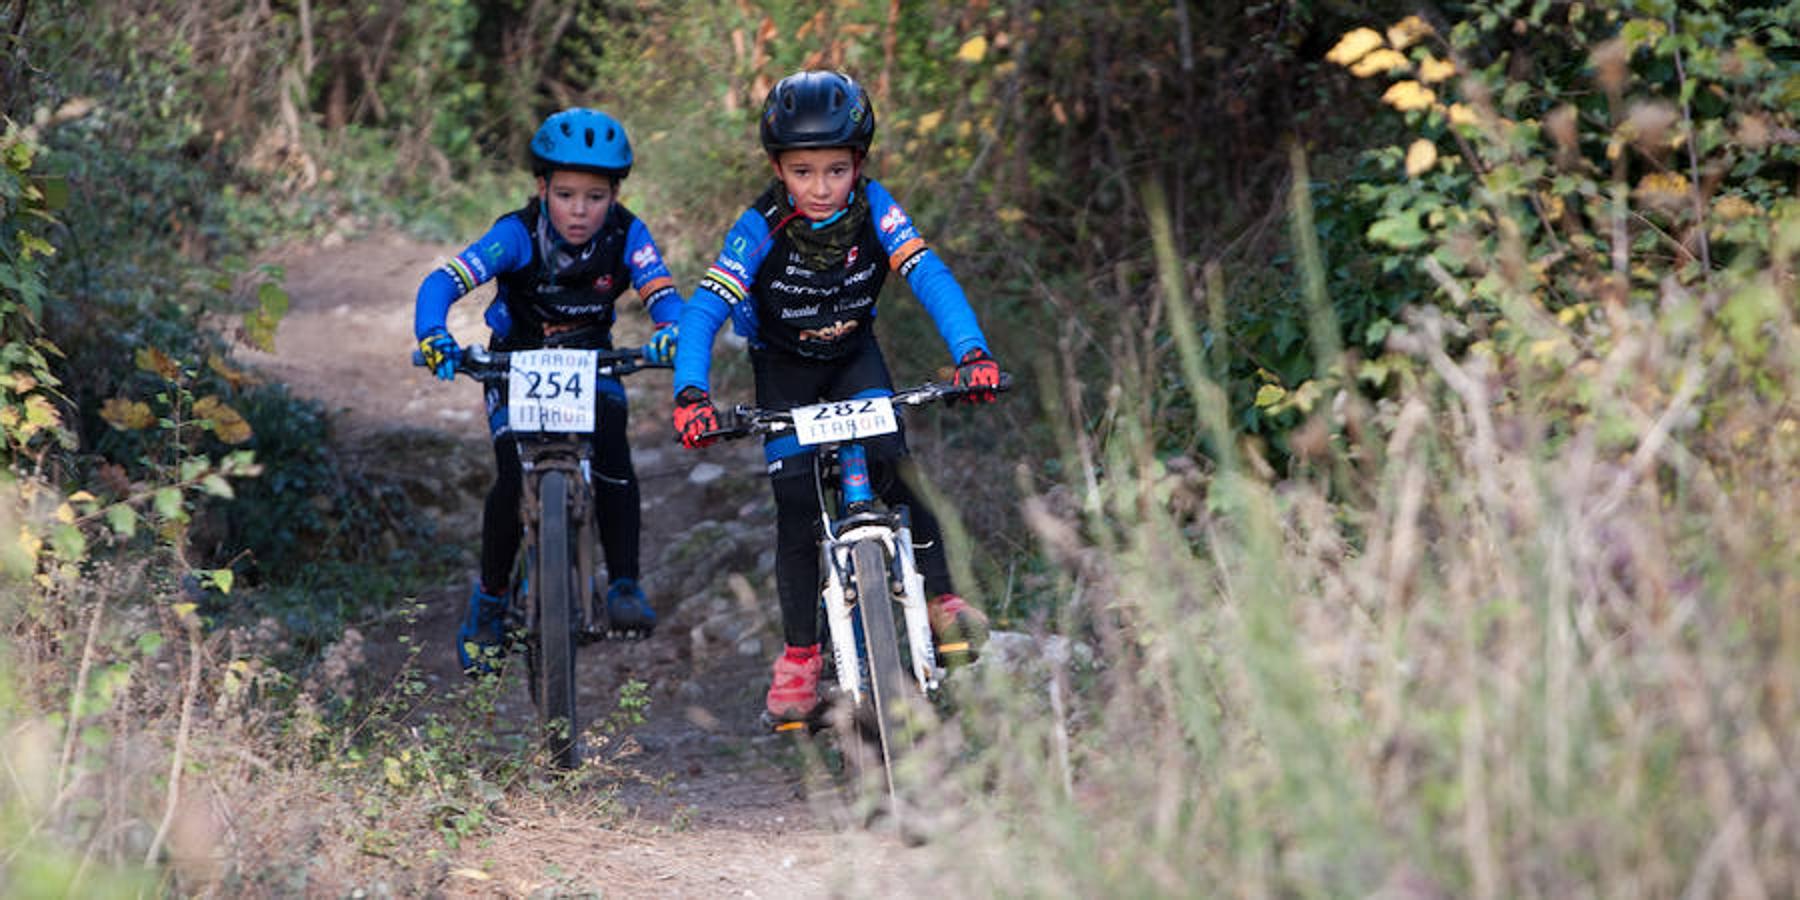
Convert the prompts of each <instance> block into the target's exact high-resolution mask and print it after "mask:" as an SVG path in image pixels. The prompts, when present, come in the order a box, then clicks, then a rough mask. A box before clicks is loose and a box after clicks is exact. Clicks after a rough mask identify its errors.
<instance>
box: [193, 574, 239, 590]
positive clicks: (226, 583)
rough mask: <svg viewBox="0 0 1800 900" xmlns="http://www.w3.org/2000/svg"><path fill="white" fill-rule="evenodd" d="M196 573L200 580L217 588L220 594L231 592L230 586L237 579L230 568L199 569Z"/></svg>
mask: <svg viewBox="0 0 1800 900" xmlns="http://www.w3.org/2000/svg"><path fill="white" fill-rule="evenodd" d="M196 574H198V575H199V576H200V579H201V580H202V581H205V582H206V583H208V584H210V585H212V586H213V587H216V588H218V589H219V593H221V594H229V593H231V586H232V584H233V583H235V582H236V579H237V573H235V572H233V571H231V570H230V569H201V570H199V571H198V572H196Z"/></svg>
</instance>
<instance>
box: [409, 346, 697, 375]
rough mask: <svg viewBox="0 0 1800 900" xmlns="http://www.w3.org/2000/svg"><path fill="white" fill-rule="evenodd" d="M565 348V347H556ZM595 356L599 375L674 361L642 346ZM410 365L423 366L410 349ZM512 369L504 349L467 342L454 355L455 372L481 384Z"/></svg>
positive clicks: (421, 358) (597, 352)
mask: <svg viewBox="0 0 1800 900" xmlns="http://www.w3.org/2000/svg"><path fill="white" fill-rule="evenodd" d="M558 349H569V348H558ZM587 352H591V353H594V354H595V355H596V356H597V357H598V362H599V365H600V371H599V374H600V376H601V377H617V376H620V375H629V374H631V373H632V372H636V371H638V370H639V369H672V368H674V367H675V365H674V363H667V362H651V361H650V360H649V359H648V358H646V357H645V356H644V349H643V348H642V347H628V348H626V349H623V350H591V351H587ZM412 361H413V365H415V366H420V367H423V366H424V365H425V354H424V353H422V352H420V351H418V350H414V351H413V354H412ZM511 369H512V353H511V352H509V351H505V350H489V349H488V348H486V347H483V346H481V345H480V344H470V345H469V346H467V347H464V348H462V351H461V352H460V353H459V354H457V359H456V371H457V372H458V373H460V374H463V375H467V376H469V377H470V378H472V379H474V380H476V381H479V382H481V383H482V384H492V383H499V384H505V383H506V378H507V373H508V372H509V371H511Z"/></svg>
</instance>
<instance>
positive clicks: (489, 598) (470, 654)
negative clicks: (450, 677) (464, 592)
mask: <svg viewBox="0 0 1800 900" xmlns="http://www.w3.org/2000/svg"><path fill="white" fill-rule="evenodd" d="M505 655H506V598H505V597H497V596H494V595H493V594H489V593H487V592H486V591H483V590H482V589H481V582H479V581H477V582H475V584H474V586H473V587H472V588H470V590H469V611H468V614H467V615H465V616H463V621H462V626H461V627H460V628H457V629H456V660H457V662H459V663H461V664H462V670H463V674H464V675H468V676H470V677H478V676H481V675H492V674H494V673H495V672H497V671H499V668H500V658H501V657H503V656H505Z"/></svg>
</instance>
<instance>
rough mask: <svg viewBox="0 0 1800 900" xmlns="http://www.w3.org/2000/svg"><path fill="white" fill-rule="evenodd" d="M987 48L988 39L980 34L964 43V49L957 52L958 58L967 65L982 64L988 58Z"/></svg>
mask: <svg viewBox="0 0 1800 900" xmlns="http://www.w3.org/2000/svg"><path fill="white" fill-rule="evenodd" d="M987 46H988V45H987V38H986V37H985V36H983V35H979V34H978V35H976V36H974V37H972V38H969V39H968V40H966V41H963V45H962V47H961V48H959V49H958V50H957V51H956V58H957V59H960V60H962V61H963V62H966V63H978V62H981V60H982V59H983V58H984V57H986V56H987Z"/></svg>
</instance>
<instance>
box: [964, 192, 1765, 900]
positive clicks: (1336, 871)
mask: <svg viewBox="0 0 1800 900" xmlns="http://www.w3.org/2000/svg"><path fill="white" fill-rule="evenodd" d="M1297 181H1298V183H1300V184H1302V185H1303V184H1304V183H1305V179H1304V178H1300V179H1297ZM1152 199H1153V198H1152ZM1304 202H1305V201H1304V197H1301V198H1300V200H1298V201H1297V205H1298V206H1300V207H1302V208H1303V207H1304ZM1150 208H1151V210H1152V213H1153V217H1154V221H1153V223H1152V224H1153V234H1155V235H1156V237H1157V241H1156V246H1157V251H1158V257H1159V261H1160V265H1161V283H1162V288H1163V291H1164V298H1163V299H1164V303H1165V304H1166V311H1167V313H1168V315H1169V321H1170V322H1171V323H1172V330H1174V331H1175V333H1176V337H1177V338H1178V341H1177V345H1176V352H1177V353H1178V354H1179V360H1178V363H1179V368H1180V370H1181V371H1182V372H1183V374H1184V376H1185V381H1186V383H1187V384H1189V385H1192V386H1193V388H1192V393H1193V403H1192V404H1191V406H1190V407H1188V408H1197V409H1198V415H1199V417H1200V419H1201V420H1202V421H1201V424H1202V425H1204V426H1205V427H1206V428H1207V429H1208V430H1209V431H1210V432H1211V434H1212V436H1213V440H1214V443H1215V446H1218V447H1222V448H1227V452H1221V453H1216V454H1214V456H1215V457H1217V458H1216V459H1214V460H1212V461H1211V463H1210V464H1205V465H1203V464H1200V463H1196V462H1195V461H1192V460H1190V459H1187V458H1185V457H1179V456H1176V457H1170V455H1169V454H1168V453H1167V452H1166V448H1165V449H1164V450H1163V451H1161V452H1159V450H1158V448H1157V447H1156V446H1155V442H1154V437H1153V435H1154V433H1155V430H1156V428H1157V425H1158V423H1159V417H1160V416H1163V415H1165V414H1166V413H1165V412H1164V410H1165V409H1166V408H1169V407H1171V406H1175V405H1174V404H1170V403H1169V402H1168V399H1169V398H1167V397H1159V396H1158V392H1157V391H1156V390H1154V389H1153V388H1152V385H1154V384H1155V382H1154V381H1153V380H1152V379H1151V377H1150V376H1149V374H1148V368H1149V366H1148V364H1147V363H1145V362H1144V361H1145V360H1147V359H1149V357H1150V354H1151V350H1150V349H1149V345H1150V342H1149V336H1146V335H1131V334H1122V335H1121V336H1120V337H1119V340H1118V343H1117V344H1116V345H1115V346H1116V347H1117V349H1118V350H1119V352H1118V353H1117V354H1116V355H1117V356H1118V357H1119V358H1122V359H1128V360H1129V359H1135V360H1137V361H1138V365H1137V366H1136V367H1133V366H1125V367H1122V368H1121V370H1120V371H1119V372H1118V374H1117V381H1116V382H1115V383H1113V384H1112V385H1109V386H1108V388H1107V389H1106V390H1088V391H1083V390H1081V389H1080V388H1079V386H1077V385H1076V384H1075V383H1074V379H1073V376H1072V375H1068V374H1067V373H1056V372H1053V373H1047V374H1049V375H1051V376H1062V377H1047V378H1044V379H1042V381H1043V383H1044V385H1051V386H1053V385H1059V384H1060V385H1061V386H1062V387H1063V390H1062V391H1061V392H1060V394H1059V395H1058V396H1057V397H1055V398H1054V399H1053V400H1052V401H1051V402H1048V403H1047V404H1046V406H1047V408H1049V409H1051V410H1052V411H1054V412H1056V413H1058V414H1061V415H1066V416H1067V418H1066V420H1065V427H1064V428H1063V429H1062V431H1063V447H1062V454H1063V456H1064V465H1065V471H1068V472H1072V473H1077V474H1076V475H1075V476H1073V477H1071V478H1070V479H1069V480H1068V482H1067V483H1066V484H1064V485H1063V486H1061V487H1059V488H1057V489H1055V490H1052V491H1049V492H1044V493H1040V494H1038V495H1036V496H1032V497H1030V498H1029V499H1028V500H1027V501H1026V513H1027V518H1028V520H1029V522H1030V523H1031V525H1032V527H1033V530H1034V532H1035V533H1036V535H1037V537H1038V539H1039V540H1040V542H1041V544H1042V546H1043V548H1044V550H1045V552H1046V553H1047V554H1048V555H1049V556H1051V557H1052V558H1054V559H1055V561H1056V562H1057V563H1058V565H1059V567H1060V570H1061V572H1062V576H1061V582H1060V585H1059V587H1058V590H1059V591H1060V592H1062V593H1063V595H1064V596H1065V598H1066V600H1067V608H1068V610H1069V612H1068V617H1067V619H1066V621H1064V622H1061V623H1056V624H1057V626H1058V627H1060V628H1063V629H1066V630H1069V631H1070V632H1072V633H1084V634H1087V635H1090V636H1091V642H1092V643H1093V645H1094V647H1095V649H1096V651H1097V655H1098V663H1097V664H1096V665H1093V666H1088V667H1083V666H1081V665H1080V664H1079V662H1078V657H1074V656H1071V657H1068V658H1067V659H1065V660H1058V661H1054V662H1053V663H1052V664H1050V665H1049V666H1048V667H1047V672H1048V674H1047V675H1044V676H1042V677H1039V678H1037V679H1035V680H1033V679H1029V678H1021V677H1020V676H1018V675H1017V674H1016V673H1015V674H1001V673H1000V672H999V671H998V670H994V671H990V672H989V673H988V675H989V676H990V677H989V684H988V687H990V688H991V690H989V691H986V692H982V693H981V695H980V697H979V699H976V700H973V701H971V702H969V703H967V704H966V706H965V710H966V711H967V713H968V714H967V715H966V716H965V717H964V723H963V724H964V727H965V733H966V734H967V735H968V736H969V738H970V743H971V745H972V746H974V747H976V748H978V752H975V753H973V754H971V755H970V758H969V759H968V760H965V761H964V762H963V764H962V765H961V768H960V770H959V771H960V772H961V773H962V775H963V776H964V778H963V780H962V781H961V782H960V783H959V784H958V791H959V793H957V794H956V795H955V796H954V798H953V799H951V798H946V799H945V800H944V801H943V802H945V803H956V804H961V805H962V806H963V807H964V809H965V811H966V813H967V815H966V816H965V817H964V818H963V819H962V820H961V822H962V824H961V826H960V829H959V831H958V832H957V833H956V834H955V836H954V837H953V838H951V839H947V840H945V841H942V842H940V844H939V846H940V848H941V849H942V850H944V851H946V852H945V854H944V855H945V859H944V865H946V866H949V867H952V868H954V869H955V870H957V871H959V872H960V873H961V874H960V876H959V877H960V878H961V880H962V882H963V883H965V884H967V885H968V886H969V889H970V892H971V893H972V894H976V895H982V894H990V893H991V894H999V895H1011V896H1067V897H1090V896H1157V895H1161V896H1195V895H1200V896H1210V895H1233V896H1235V895H1242V896H1267V895H1314V896H1316V895H1327V896H1341V895H1369V894H1376V895H1380V896H1396V897H1440V896H1441V897H1452V896H1454V897H1462V896H1471V897H1515V896H1519V897H1532V896H1536V897H1567V896H1632V897H1672V896H1682V897H1712V896H1734V897H1780V896H1793V895H1794V894H1795V893H1796V892H1800V766H1796V763H1795V760H1800V544H1797V543H1796V541H1797V538H1796V537H1795V535H1800V511H1796V505H1795V503H1794V499H1795V490H1794V485H1795V484H1800V413H1797V410H1796V406H1795V401H1794V397H1796V396H1800V392H1797V390H1796V389H1797V388H1800V374H1797V373H1800V340H1797V337H1800V332H1797V331H1796V321H1795V316H1794V306H1793V302H1792V298H1793V297H1794V296H1795V293H1794V280H1793V268H1792V266H1793V264H1794V262H1795V260H1796V256H1797V251H1800V215H1795V214H1793V212H1792V208H1791V207H1790V208H1789V209H1790V212H1789V213H1788V215H1787V218H1786V221H1785V223H1784V224H1779V225H1778V226H1777V227H1776V229H1775V233H1776V237H1775V239H1774V252H1773V255H1772V257H1771V258H1772V259H1773V262H1772V263H1771V264H1770V265H1769V266H1767V267H1765V268H1762V269H1759V270H1755V271H1741V272H1735V273H1721V274H1719V275H1716V276H1715V278H1714V280H1713V281H1712V282H1710V283H1709V285H1708V290H1707V292H1705V293H1694V294H1692V295H1690V294H1689V293H1688V292H1686V291H1685V290H1684V289H1682V288H1681V287H1680V286H1679V285H1678V284H1677V283H1675V281H1674V280H1673V279H1670V280H1669V282H1667V283H1665V285H1664V290H1663V296H1662V297H1661V298H1660V302H1661V307H1660V309H1654V310H1641V309H1640V310H1627V309H1623V308H1618V309H1613V310H1611V311H1610V315H1609V318H1608V329H1609V330H1608V332H1607V338H1608V339H1607V340H1606V341H1604V342H1597V341H1578V336H1577V335H1575V334H1574V333H1572V332H1568V331H1566V330H1564V331H1560V332H1559V331H1557V330H1556V329H1558V328H1559V327H1560V326H1558V325H1557V322H1556V320H1555V319H1553V318H1549V317H1546V321H1545V322H1540V323H1537V324H1536V326H1535V327H1538V328H1539V329H1548V330H1540V331H1539V332H1538V333H1537V334H1536V335H1534V337H1536V338H1537V339H1538V340H1539V341H1551V342H1553V343H1554V342H1556V341H1562V342H1565V343H1571V344H1575V345H1576V346H1580V347H1583V348H1585V350H1586V352H1588V353H1589V356H1588V357H1586V358H1584V359H1582V360H1581V361H1580V362H1579V363H1578V364H1576V365H1574V366H1569V367H1560V366H1559V367H1541V366H1535V365H1533V364H1532V358H1531V356H1530V355H1529V354H1530V353H1531V352H1532V351H1531V347H1532V346H1538V347H1542V346H1543V345H1542V344H1536V345H1524V346H1523V347H1522V349H1521V350H1520V351H1519V352H1518V353H1517V354H1516V355H1515V354H1514V353H1512V352H1509V351H1507V350H1505V349H1502V348H1499V347H1498V345H1495V346H1491V347H1489V348H1487V349H1486V350H1483V349H1482V348H1480V347H1477V348H1476V349H1475V350H1474V351H1473V352H1471V351H1469V350H1468V349H1467V347H1468V345H1469V343H1470V342H1469V340H1468V339H1467V336H1466V335H1461V336H1460V339H1459V338H1458V336H1456V335H1455V329H1456V327H1457V324H1456V323H1454V322H1451V321H1448V320H1447V319H1446V317H1445V316H1443V315H1441V314H1439V313H1437V312H1435V311H1431V310H1425V311H1419V312H1416V313H1415V314H1413V315H1412V317H1411V319H1410V321H1409V324H1408V326H1407V327H1406V328H1405V329H1404V330H1403V331H1402V333H1400V334H1399V335H1398V336H1397V337H1396V338H1395V339H1394V341H1393V343H1392V345H1391V348H1392V349H1393V350H1395V351H1398V352H1399V353H1401V354H1403V356H1404V358H1405V359H1406V360H1408V361H1409V365H1410V369H1409V371H1410V372H1411V376H1410V377H1409V378H1408V379H1405V383H1404V385H1403V386H1402V387H1401V388H1399V389H1398V390H1397V391H1395V392H1393V393H1392V395H1391V396H1389V397H1387V398H1385V399H1383V400H1381V401H1380V402H1378V403H1374V404H1370V403H1367V402H1365V401H1363V400H1361V399H1359V398H1357V397H1355V396H1352V395H1345V396H1342V397H1340V398H1338V400H1337V402H1336V403H1335V404H1334V405H1333V406H1332V407H1331V408H1330V409H1329V410H1328V411H1326V412H1324V413H1322V414H1321V416H1322V420H1321V423H1320V424H1321V430H1320V432H1319V433H1320V434H1322V435H1324V436H1323V437H1319V438H1318V439H1317V441H1316V444H1315V446H1313V447H1312V454H1313V458H1314V460H1315V462H1314V464H1311V465H1299V466H1297V467H1296V468H1295V470H1294V471H1293V472H1290V473H1284V474H1283V475H1282V476H1281V477H1277V476H1276V473H1273V472H1270V471H1268V470H1267V469H1266V466H1261V465H1259V463H1258V460H1257V459H1256V458H1255V455H1254V452H1253V451H1252V452H1237V451H1236V450H1234V449H1233V448H1235V447H1236V444H1235V442H1234V441H1233V440H1232V437H1231V435H1230V434H1229V432H1228V430H1227V428H1226V423H1225V419H1224V410H1223V406H1222V401H1221V400H1220V396H1221V395H1220V392H1219V390H1218V388H1217V387H1216V386H1215V385H1214V384H1213V383H1212V382H1211V381H1210V380H1209V378H1208V373H1209V372H1210V371H1211V370H1210V369H1209V367H1208V365H1207V361H1206V360H1205V359H1204V358H1203V355H1202V351H1201V349H1200V348H1199V347H1198V345H1197V342H1195V341H1186V340H1179V338H1181V337H1182V329H1192V328H1193V327H1194V326H1193V324H1192V323H1193V322H1195V321H1197V320H1199V319H1200V318H1201V317H1203V316H1204V315H1205V313H1204V312H1203V310H1204V308H1205V306H1206V304H1207V303H1208V302H1214V303H1216V302H1219V300H1220V296H1219V290H1218V288H1217V286H1216V285H1215V286H1212V287H1211V289H1208V290H1195V289H1193V288H1192V287H1191V286H1190V285H1189V284H1188V283H1186V281H1185V280H1184V278H1183V277H1182V272H1183V270H1182V267H1181V265H1180V261H1179V258H1178V256H1177V254H1176V252H1175V248H1174V247H1173V245H1172V242H1171V241H1169V240H1168V238H1167V228H1166V225H1165V224H1164V223H1163V221H1162V220H1161V217H1160V215H1158V214H1156V206H1155V203H1154V202H1152V203H1151V204H1150ZM1300 220H1301V221H1302V222H1303V221H1304V217H1303V216H1302V217H1300ZM1300 243H1301V246H1302V249H1303V250H1304V249H1305V244H1304V242H1300ZM1306 263H1307V264H1308V265H1310V266H1317V265H1318V261H1317V255H1316V252H1314V253H1313V254H1312V255H1311V256H1310V258H1309V259H1308V260H1306ZM1519 271H1525V269H1524V268H1523V267H1521V268H1520V269H1519ZM1318 283H1319V282H1317V281H1315V282H1314V283H1313V284H1314V287H1313V290H1314V291H1315V292H1316V291H1318V290H1320V289H1319V288H1318V287H1317V284H1318ZM1764 288H1772V289H1774V290H1776V291H1777V292H1779V296H1783V297H1785V298H1786V300H1785V301H1783V302H1782V303H1779V304H1775V305H1772V306H1768V307H1765V308H1766V309H1767V310H1768V319H1767V321H1765V322H1764V323H1763V324H1762V332H1761V333H1762V334H1764V335H1765V336H1766V337H1767V353H1766V354H1765V355H1764V356H1763V357H1762V358H1761V359H1760V360H1752V359H1744V358H1741V357H1740V358H1732V357H1731V356H1730V354H1729V353H1728V352H1727V353H1724V354H1720V353H1719V351H1718V350H1717V348H1718V347H1720V346H1721V344H1720V343H1719V342H1714V341H1708V340H1706V339H1705V338H1706V337H1707V334H1708V332H1709V331H1714V330H1716V329H1718V328H1721V327H1724V326H1723V325H1721V324H1719V323H1718V321H1717V320H1716V319H1714V318H1713V317H1712V316H1711V315H1710V311H1711V310H1714V309H1716V308H1717V307H1718V304H1719V303H1720V302H1722V301H1724V300H1726V299H1727V298H1729V297H1730V296H1732V295H1733V292H1735V291H1742V290H1760V289H1764ZM1320 299H1321V298H1319V297H1318V296H1317V295H1316V293H1315V294H1314V296H1313V297H1312V298H1311V302H1312V303H1313V305H1314V309H1315V310H1319V309H1323V308H1324V306H1323V304H1322V303H1320V302H1319V300H1320ZM1516 299H1517V300H1518V302H1519V303H1521V304H1528V303H1529V300H1528V298H1524V297H1519V298H1516ZM1314 322H1315V328H1324V329H1329V328H1330V322H1329V320H1328V318H1325V317H1318V316H1315V319H1314ZM1184 323H1185V324H1184ZM1330 338H1331V336H1330V335H1329V334H1319V333H1315V335H1314V342H1315V345H1316V346H1326V347H1329V346H1334V343H1333V342H1332V341H1331V340H1330ZM1453 347H1454V348H1458V349H1452V348H1453ZM1322 368H1323V367H1322ZM1747 373H1749V374H1753V375H1754V378H1755V379H1757V380H1758V382H1759V385H1760V387H1759V388H1758V389H1755V390H1753V389H1751V388H1752V386H1750V385H1747V384H1746V380H1745V376H1746V374H1747ZM1572 380H1573V381H1572ZM1571 384H1573V385H1574V390H1575V391H1576V392H1577V393H1578V394H1579V397H1580V403H1579V404H1578V405H1577V404H1569V403H1567V402H1564V401H1563V400H1562V399H1557V400H1554V401H1553V400H1552V399H1550V398H1567V397H1569V396H1570V395H1571ZM1725 391H1730V392H1738V393H1739V394H1741V396H1742V402H1741V403H1736V402H1734V403H1729V404H1725V405H1724V406H1725V408H1727V409H1729V410H1730V411H1729V413H1728V414H1727V415H1725V416H1719V415H1718V414H1717V413H1716V412H1715V413H1713V414H1712V415H1711V416H1706V417H1703V416H1702V415H1701V414H1700V412H1699V410H1700V406H1701V403H1702V402H1703V401H1708V400H1717V399H1719V397H1718V392H1725ZM1096 396H1098V397H1100V398H1102V402H1104V403H1106V404H1107V408H1106V409H1105V410H1104V412H1105V415H1104V416H1103V417H1101V418H1102V420H1104V421H1108V422H1111V423H1114V424H1113V427H1111V428H1110V429H1109V431H1108V432H1107V434H1106V437H1105V439H1104V440H1099V439H1096V438H1095V437H1094V436H1093V435H1091V434H1089V433H1086V432H1085V431H1083V430H1082V427H1081V423H1083V422H1086V421H1092V420H1093V419H1094V417H1095V413H1096V412H1097V411H1096V410H1093V409H1086V408H1084V406H1083V404H1084V403H1087V402H1091V400H1090V399H1089V398H1093V397H1096ZM1718 408H1719V405H1718V404H1714V406H1713V407H1712V409H1714V410H1717V409H1718ZM1299 450H1300V453H1301V456H1302V457H1304V456H1305V455H1306V452H1307V447H1306V446H1305V445H1304V443H1303V442H1302V444H1301V445H1300V446H1299Z"/></svg>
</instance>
